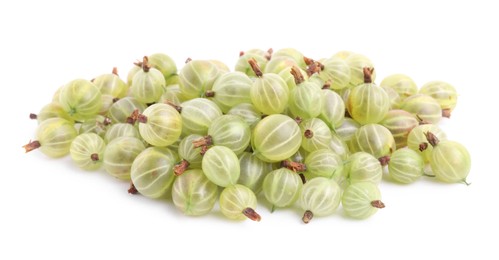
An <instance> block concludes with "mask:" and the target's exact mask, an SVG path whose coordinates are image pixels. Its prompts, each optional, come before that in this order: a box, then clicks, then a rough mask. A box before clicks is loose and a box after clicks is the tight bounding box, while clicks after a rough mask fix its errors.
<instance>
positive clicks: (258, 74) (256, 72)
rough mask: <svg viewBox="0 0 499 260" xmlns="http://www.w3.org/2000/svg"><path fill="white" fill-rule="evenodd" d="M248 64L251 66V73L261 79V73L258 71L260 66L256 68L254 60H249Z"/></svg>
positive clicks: (256, 64)
mask: <svg viewBox="0 0 499 260" xmlns="http://www.w3.org/2000/svg"><path fill="white" fill-rule="evenodd" d="M248 63H249V65H250V66H251V69H252V70H253V72H255V75H256V76H257V77H259V78H261V77H262V76H263V72H262V70H261V69H260V66H258V63H257V62H256V60H255V59H254V58H251V59H249V60H248Z"/></svg>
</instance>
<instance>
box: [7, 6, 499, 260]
mask: <svg viewBox="0 0 499 260" xmlns="http://www.w3.org/2000/svg"><path fill="white" fill-rule="evenodd" d="M8 2H10V3H8ZM434 2H438V3H434ZM461 2H465V1H448V2H447V1H428V2H426V1H411V2H407V3H406V2H405V1H318V0H317V1H258V0H252V1H237V2H236V1H227V2H222V1H204V2H203V1H199V2H193V1H157V2H154V1H116V2H111V1H106V2H105V3H104V1H96V2H95V3H94V2H93V1H81V2H79V1H72V2H71V3H70V1H60V2H59V1H3V2H2V3H1V4H0V33H1V36H0V37H1V40H0V57H1V60H0V75H1V78H0V84H1V89H2V95H0V98H1V102H0V105H1V114H2V128H1V129H3V130H2V135H1V136H2V145H1V147H2V148H1V149H2V150H1V151H2V157H1V158H2V159H1V162H2V169H1V170H0V185H1V188H0V210H1V213H0V240H1V241H0V259H42V258H43V259H96V258H99V259H101V258H107V259H153V258H155V259H160V258H163V259H166V258H173V257H175V258H179V259H194V258H201V257H202V258H210V259H211V258H215V257H216V258H217V259H271V258H274V259H284V258H290V257H292V258H293V259H305V258H307V259H325V258H331V259H333V258H334V259H345V257H346V258H357V259H359V258H360V257H369V258H372V257H375V258H382V259H421V258H427V259H437V258H442V257H444V258H445V259H451V258H454V257H456V258H457V257H459V258H471V257H477V256H478V257H480V256H482V257H480V258H488V259H494V258H495V259H497V258H498V257H499V253H498V251H497V233H498V232H499V224H498V220H499V214H498V213H497V208H498V207H497V205H498V203H499V202H498V201H499V192H498V191H499V189H498V184H499V177H498V176H499V173H498V170H497V167H496V165H497V154H498V152H497V148H498V147H499V146H498V145H499V144H498V141H497V128H496V127H495V125H493V124H494V123H497V115H496V113H497V112H498V109H497V104H498V102H497V97H498V96H497V94H498V88H499V86H498V83H497V82H498V76H497V75H498V73H497V71H498V69H499V67H498V66H499V63H498V58H499V55H498V51H497V48H498V46H499V41H498V40H497V38H496V37H497V36H498V34H497V32H498V31H497V25H498V24H499V19H498V18H497V17H498V15H497V12H496V11H497V8H494V7H493V6H492V5H490V4H487V3H489V2H493V1H468V3H461ZM269 47H272V48H274V50H277V49H279V48H284V47H294V48H297V49H299V50H300V51H302V52H303V53H304V54H306V55H307V56H310V57H313V58H317V59H319V58H321V57H329V56H330V55H332V54H333V53H335V52H337V51H340V50H351V51H355V52H359V53H363V54H365V55H367V56H368V57H370V58H371V60H372V61H373V62H374V63H375V66H376V70H377V73H378V79H377V80H376V82H378V83H379V82H380V80H381V79H382V78H383V77H384V76H386V75H389V74H391V73H398V72H400V73H405V74H408V75H410V76H411V77H412V78H413V79H414V80H415V81H416V83H418V85H419V86H421V85H422V84H424V83H425V82H427V81H430V80H436V79H439V80H444V81H448V82H450V83H452V84H453V85H454V86H455V87H456V88H457V90H458V92H459V93H460V96H459V101H458V106H457V108H456V110H455V111H454V113H453V115H452V118H451V119H450V120H445V121H444V122H443V123H442V127H443V128H444V129H445V130H446V131H447V134H448V137H449V138H450V139H453V140H457V141H459V142H461V143H463V144H464V145H466V146H467V147H468V149H469V151H470V153H471V155H472V162H473V165H472V170H471V173H470V175H469V178H468V180H469V182H471V183H472V185H470V186H465V185H462V184H454V185H449V184H443V183H438V182H435V181H433V180H429V179H428V178H426V179H422V180H420V181H418V182H417V183H414V184H412V185H396V184H393V183H390V182H383V183H382V184H381V191H382V194H383V200H384V201H385V203H386V205H387V207H386V208H385V209H383V210H381V211H378V213H377V214H376V215H374V216H373V217H372V218H370V219H368V220H364V221H356V220H351V219H348V218H346V217H344V216H343V213H342V211H341V209H340V210H338V212H337V213H336V214H335V215H333V216H331V217H325V218H316V219H313V220H312V222H311V223H309V224H308V225H305V224H303V223H301V213H300V212H299V210H294V209H285V210H277V211H276V212H274V213H273V214H270V212H269V210H268V207H267V205H265V204H259V207H258V208H257V210H258V211H259V212H260V214H261V215H262V221H261V222H259V223H256V222H252V221H244V222H233V221H229V220H227V219H225V218H223V216H222V215H221V214H220V213H219V212H218V211H217V210H215V211H214V212H213V213H212V214H210V215H208V216H204V217H186V216H183V215H182V214H180V213H179V212H178V211H177V210H176V209H175V208H174V207H173V206H172V204H171V203H166V202H163V201H153V200H150V199H146V198H144V197H141V196H131V195H129V194H127V192H126V190H127V188H128V184H127V183H124V182H120V181H118V180H115V179H113V178H112V177H110V176H108V175H106V174H105V173H104V171H101V172H96V173H88V172H83V171H80V170H78V169H76V167H75V166H74V165H72V162H71V161H70V160H69V158H64V159H57V160H56V159H50V158H48V157H46V156H44V155H43V154H41V153H40V152H37V151H34V152H32V153H29V154H25V153H24V151H23V149H22V148H21V146H22V145H24V144H25V143H27V142H28V141H29V140H30V139H31V138H33V137H34V133H35V128H36V122H34V121H30V120H29V119H28V114H29V113H31V112H35V113H36V112H38V110H39V109H40V108H41V107H42V106H43V105H45V104H46V103H48V102H49V101H50V100H51V97H52V93H53V92H54V91H55V90H56V89H57V88H58V87H59V86H60V85H62V84H64V83H66V82H68V81H70V80H72V79H75V78H87V79H91V78H93V77H95V76H97V75H99V74H103V73H108V72H110V71H111V69H112V67H113V66H117V67H118V68H119V71H120V72H121V73H120V75H121V76H122V77H126V74H127V72H128V70H129V69H130V68H131V67H132V62H134V61H135V60H136V59H139V58H141V57H142V56H144V55H147V54H152V53H154V52H164V53H167V54H168V55H170V56H171V57H173V58H174V59H175V60H176V62H177V65H178V67H179V69H180V68H181V67H182V64H183V62H184V61H185V59H186V58H187V57H191V58H193V59H219V60H221V61H223V62H225V63H226V64H228V65H229V66H230V67H233V65H234V64H235V61H236V59H237V57H238V53H239V51H241V50H247V49H251V48H262V49H267V48H269ZM494 247H495V248H494ZM485 256H487V257H485Z"/></svg>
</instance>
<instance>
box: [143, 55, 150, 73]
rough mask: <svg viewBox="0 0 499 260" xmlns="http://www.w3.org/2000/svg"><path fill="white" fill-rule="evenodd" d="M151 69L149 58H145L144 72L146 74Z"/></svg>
mask: <svg viewBox="0 0 499 260" xmlns="http://www.w3.org/2000/svg"><path fill="white" fill-rule="evenodd" d="M150 69H151V66H150V65H149V58H148V57H147V56H144V58H142V70H144V72H149V70H150Z"/></svg>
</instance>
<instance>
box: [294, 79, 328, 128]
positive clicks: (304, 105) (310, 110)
mask: <svg viewBox="0 0 499 260" xmlns="http://www.w3.org/2000/svg"><path fill="white" fill-rule="evenodd" d="M320 87H321V86H319V85H318V84H316V83H314V82H308V81H304V82H302V83H300V84H298V85H297V86H296V87H295V88H294V89H293V90H292V91H291V93H290V94H289V101H288V109H289V111H290V112H291V114H293V115H294V116H295V117H297V116H298V117H301V118H303V119H308V118H314V117H317V116H319V115H320V113H321V112H322V106H323V102H324V96H323V93H322V90H321V88H320Z"/></svg>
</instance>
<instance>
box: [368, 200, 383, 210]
mask: <svg viewBox="0 0 499 260" xmlns="http://www.w3.org/2000/svg"><path fill="white" fill-rule="evenodd" d="M371 206H373V207H375V208H378V209H382V208H384V207H385V204H384V203H383V202H382V201H381V200H373V201H371Z"/></svg>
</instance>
